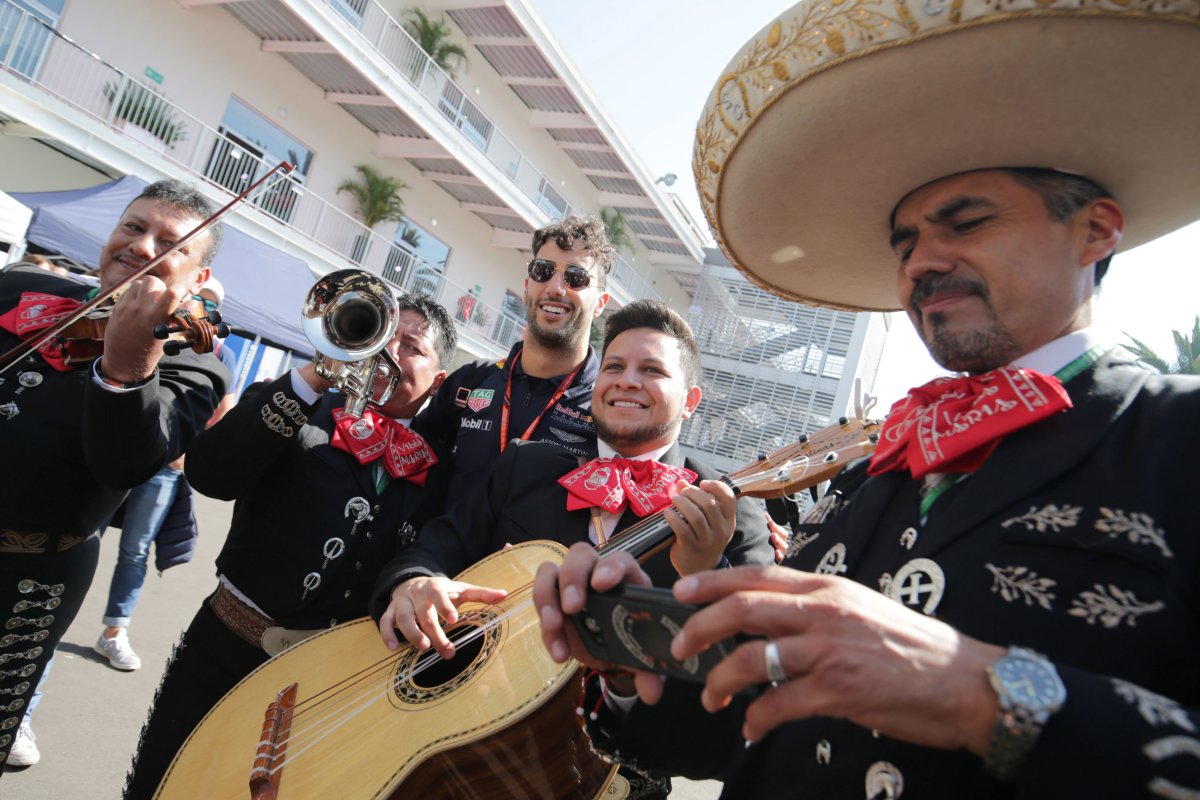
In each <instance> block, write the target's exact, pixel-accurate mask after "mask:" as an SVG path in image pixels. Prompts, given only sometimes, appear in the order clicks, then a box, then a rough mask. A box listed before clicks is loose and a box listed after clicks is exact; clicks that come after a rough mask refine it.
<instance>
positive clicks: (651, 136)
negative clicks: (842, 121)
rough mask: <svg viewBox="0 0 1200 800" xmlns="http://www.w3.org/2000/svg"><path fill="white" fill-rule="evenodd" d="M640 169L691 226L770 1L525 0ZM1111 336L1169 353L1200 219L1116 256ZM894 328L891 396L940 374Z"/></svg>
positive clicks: (1109, 291) (774, 2)
mask: <svg viewBox="0 0 1200 800" xmlns="http://www.w3.org/2000/svg"><path fill="white" fill-rule="evenodd" d="M530 1H531V3H532V4H533V6H534V8H535V9H536V11H537V13H538V14H539V15H540V16H541V18H542V19H543V21H544V22H545V23H546V26H547V28H548V29H549V30H550V32H551V33H552V35H553V36H554V37H555V38H556V39H557V40H558V41H559V42H560V43H561V45H562V46H563V49H564V50H565V51H566V53H567V55H568V57H569V59H570V60H571V61H572V62H574V64H575V66H576V67H577V68H578V71H579V73H580V74H581V75H582V76H583V77H584V79H585V80H586V81H587V83H588V84H589V85H590V86H591V88H592V91H593V93H594V95H595V97H596V98H597V99H598V100H599V101H600V103H601V105H602V106H603V107H604V108H605V110H606V111H607V112H608V113H609V115H610V117H611V119H612V120H613V121H614V122H615V124H616V126H617V128H618V129H619V130H620V131H621V133H622V134H623V135H624V136H625V138H626V140H627V141H629V142H630V143H631V144H632V145H633V147H634V149H635V150H636V152H637V154H638V157H639V158H640V159H641V161H642V163H643V164H644V165H645V166H646V168H647V169H648V170H649V171H650V172H651V173H652V174H654V175H656V176H660V175H664V174H666V173H668V172H673V173H675V174H676V175H678V176H679V180H678V181H676V183H675V185H674V186H673V187H672V191H674V192H676V193H678V194H679V196H680V197H681V198H682V199H683V200H684V202H685V203H686V204H687V206H688V208H690V209H691V210H692V213H693V215H694V216H695V217H696V219H697V221H699V222H700V223H701V225H702V226H704V227H707V226H706V225H705V223H704V221H703V220H704V218H703V216H702V215H701V213H700V210H699V208H700V206H699V202H698V200H697V199H696V192H695V188H694V184H693V182H692V174H691V157H692V142H693V141H694V136H695V126H696V121H697V119H698V118H699V116H700V110H701V108H702V107H703V106H704V102H705V100H706V99H707V98H708V93H709V90H710V89H711V88H712V86H713V84H714V83H715V82H716V79H717V76H718V75H720V74H721V72H722V70H723V69H724V67H725V65H726V64H728V62H729V61H730V60H731V59H732V58H733V56H734V54H735V53H736V52H737V51H738V50H739V49H740V47H741V46H742V44H743V43H745V42H746V41H747V40H748V39H749V38H750V37H751V36H753V35H754V34H755V33H757V32H758V31H759V30H760V29H761V28H762V27H764V26H765V25H766V24H767V23H768V22H770V21H771V20H772V19H774V18H775V17H776V16H777V15H778V14H780V13H782V11H783V10H784V9H786V8H787V7H788V5H789V4H788V3H787V2H786V1H785V2H780V0H737V2H736V3H735V2H730V1H729V0H686V1H685V0H601V2H596V0H591V2H584V1H583V0H530ZM1097 305H1098V312H1097V317H1098V321H1099V322H1100V323H1101V324H1104V325H1106V326H1107V327H1109V328H1111V329H1112V330H1113V332H1114V336H1115V337H1116V339H1117V340H1118V341H1124V337H1123V336H1121V333H1123V332H1128V333H1131V334H1133V335H1134V336H1136V337H1138V338H1139V339H1142V340H1143V341H1145V342H1146V343H1148V344H1149V345H1151V346H1152V347H1154V348H1155V349H1156V350H1157V351H1158V352H1159V354H1160V355H1164V356H1167V357H1172V356H1173V355H1174V353H1175V347H1174V344H1173V340H1172V338H1171V331H1172V330H1173V329H1176V330H1187V331H1190V330H1191V328H1192V323H1193V320H1194V318H1195V316H1196V314H1197V313H1200V223H1197V224H1193V225H1191V226H1189V227H1187V228H1184V229H1183V230H1182V231H1178V232H1176V233H1174V234H1171V235H1170V236H1166V237H1163V238H1162V239H1159V240H1157V241H1155V242H1151V243H1150V244H1147V245H1144V246H1142V247H1139V248H1137V249H1136V250H1131V251H1130V252H1128V253H1122V254H1120V255H1118V256H1117V257H1116V258H1115V259H1114V260H1113V266H1112V271H1111V272H1110V273H1109V275H1108V277H1107V278H1105V282H1104V289H1103V291H1102V293H1101V296H1100V300H1099V302H1098V304H1097ZM897 321H898V322H899V323H900V324H899V325H895V326H893V330H898V331H900V332H898V333H897V334H896V335H893V336H891V337H889V338H890V342H889V346H888V350H887V352H886V353H885V363H884V367H883V369H882V371H881V375H880V379H879V382H878V387H879V391H880V400H881V402H890V401H891V400H892V399H894V397H895V396H898V394H900V393H902V392H903V389H904V387H907V386H910V385H914V384H918V383H921V382H923V381H925V380H927V379H928V378H929V377H932V376H933V375H935V374H938V373H939V372H940V370H939V369H938V368H937V367H936V365H934V364H933V362H932V361H930V360H929V358H928V356H927V355H925V353H924V348H923V347H922V346H921V344H920V341H919V340H918V339H917V337H916V335H915V334H914V333H912V330H911V326H909V325H908V323H907V322H906V321H904V320H897Z"/></svg>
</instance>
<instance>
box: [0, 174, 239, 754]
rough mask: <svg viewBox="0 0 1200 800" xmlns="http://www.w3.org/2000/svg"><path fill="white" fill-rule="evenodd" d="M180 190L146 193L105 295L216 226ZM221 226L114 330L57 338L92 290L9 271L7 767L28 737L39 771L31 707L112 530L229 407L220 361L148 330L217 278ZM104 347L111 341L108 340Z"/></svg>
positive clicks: (117, 251) (3, 570) (1, 705)
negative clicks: (218, 410)
mask: <svg viewBox="0 0 1200 800" xmlns="http://www.w3.org/2000/svg"><path fill="white" fill-rule="evenodd" d="M213 211H214V208H213V206H212V205H211V203H210V202H209V201H208V200H207V198H205V197H204V196H203V195H202V194H200V193H199V192H197V191H196V190H195V189H193V188H192V187H190V186H188V185H186V184H183V183H179V182H177V181H160V182H158V183H154V184H151V185H149V186H147V187H146V188H145V189H144V190H143V191H142V193H141V194H140V195H139V196H138V197H137V198H135V199H134V200H133V201H132V202H131V203H130V204H129V206H128V207H126V208H125V209H124V211H123V212H122V213H121V216H120V218H119V220H118V222H117V225H116V227H115V228H114V230H113V232H112V234H111V235H110V236H109V238H108V241H107V243H106V244H104V246H103V247H102V249H101V252H100V260H99V266H100V291H102V292H107V291H108V290H110V289H112V288H113V287H115V286H116V285H117V284H118V283H120V282H121V281H122V280H123V279H125V278H126V277H127V276H129V275H130V274H131V273H133V272H135V271H137V270H138V269H139V268H141V267H143V266H146V265H147V264H148V263H149V262H150V261H151V260H152V259H154V258H155V257H156V256H158V255H159V254H161V253H163V252H164V251H166V250H167V249H169V248H170V247H171V246H172V245H174V244H175V243H176V242H178V241H180V240H181V239H182V238H183V237H184V236H185V235H186V234H187V233H188V232H189V231H191V230H192V229H194V228H196V227H197V226H198V225H199V224H200V223H201V222H203V221H204V220H206V219H208V218H209V217H210V216H212V214H213ZM220 240H221V228H220V226H219V225H214V226H212V227H210V228H208V229H207V230H205V231H204V232H203V233H201V234H199V235H198V236H196V237H194V238H192V239H191V240H190V241H188V242H187V243H186V244H185V245H184V246H183V247H182V248H180V249H179V250H177V251H176V252H174V253H172V254H170V255H169V256H167V257H166V258H165V259H163V260H162V261H161V262H160V263H158V264H157V265H156V266H154V267H153V268H152V269H151V271H150V272H148V273H147V274H146V275H145V276H143V277H142V278H140V279H138V280H137V281H135V282H133V283H131V284H130V285H129V286H128V287H127V289H126V290H125V291H124V293H123V294H122V296H121V298H120V299H119V300H118V301H116V303H115V305H114V306H113V310H112V315H111V317H109V318H108V320H107V327H105V328H104V330H103V331H100V330H99V329H98V328H97V329H94V330H92V331H90V333H89V337H88V340H87V341H82V340H79V341H67V340H66V339H68V338H70V334H68V333H67V332H63V333H62V334H60V335H58V336H55V337H54V338H52V339H50V340H49V342H48V344H46V345H43V346H41V347H40V348H39V349H37V350H36V351H32V350H31V351H28V352H27V353H24V354H23V353H22V352H21V347H22V343H27V344H29V345H33V344H35V342H36V340H38V339H42V338H45V337H46V335H47V334H48V333H50V332H52V331H54V329H55V327H56V324H57V323H59V322H60V321H61V320H64V319H66V318H67V317H69V315H70V314H71V313H72V312H73V311H74V310H76V309H78V308H79V307H80V306H81V305H82V304H83V303H84V302H86V301H87V300H89V299H91V298H92V297H93V296H94V295H95V293H96V291H97V290H96V289H95V288H94V287H92V286H90V285H88V284H85V283H82V282H79V281H76V280H73V279H71V278H66V277H61V276H59V275H55V274H53V273H50V272H48V271H46V270H43V269H40V268H37V267H15V268H10V269H9V270H7V271H5V272H3V273H0V352H2V353H5V354H8V358H4V359H2V360H3V362H4V363H0V368H5V369H4V371H3V373H0V453H3V457H2V458H0V612H2V614H0V620H3V623H2V625H0V634H2V635H0V763H3V762H4V761H5V760H6V759H7V758H8V754H9V750H10V748H11V747H12V746H13V744H14V743H15V741H16V740H17V739H21V740H22V743H23V744H24V745H25V754H24V757H23V761H22V763H25V764H32V763H34V762H35V761H36V760H37V750H36V747H32V748H31V747H29V745H32V737H31V735H30V732H29V729H28V726H26V725H23V724H21V723H20V720H21V718H22V715H23V714H24V709H25V705H26V703H27V702H28V701H29V698H30V696H31V694H32V692H33V688H34V687H36V686H37V683H38V680H39V678H40V677H41V675H42V673H43V671H44V670H45V665H46V663H47V662H48V661H49V659H50V657H51V655H52V654H53V652H54V647H55V645H57V644H58V641H59V639H60V638H61V637H62V635H63V633H65V632H66V630H67V628H68V626H69V625H70V624H71V621H72V619H74V617H75V614H76V613H77V612H78V610H79V607H80V604H81V603H82V602H83V598H84V595H85V594H86V593H87V590H88V586H89V585H90V584H91V582H92V576H93V574H94V573H95V569H96V562H97V557H98V554H99V550H100V542H99V535H98V534H97V533H96V529H97V527H98V526H99V525H100V523H101V522H102V521H103V520H105V519H107V518H109V517H110V516H111V515H112V513H113V511H115V510H116V508H117V506H118V505H120V503H121V501H122V499H123V498H124V497H125V494H126V492H127V491H128V490H129V489H130V488H131V487H133V486H137V485H138V484H140V483H143V482H144V481H145V480H146V479H147V478H149V477H150V476H151V475H153V474H154V473H155V472H157V471H158V470H159V469H160V468H162V467H163V466H164V465H165V464H167V463H168V462H169V461H171V460H172V459H174V458H176V457H177V456H179V454H180V453H181V452H183V450H184V448H186V447H187V445H188V444H189V443H190V442H191V440H192V438H193V437H194V436H195V434H196V433H198V432H199V431H201V430H203V429H204V425H205V423H206V422H207V421H208V419H209V417H211V416H212V413H213V409H214V408H215V407H216V405H217V402H218V401H219V400H220V399H221V397H222V395H224V394H225V387H226V386H227V385H228V383H229V372H228V370H226V369H225V367H224V366H222V365H221V363H220V361H218V360H217V359H216V357H214V356H213V355H212V354H204V355H198V354H195V353H192V352H191V351H185V352H184V353H183V354H180V355H177V356H166V357H164V354H163V346H162V342H160V341H158V340H157V339H155V337H154V335H153V333H152V330H153V328H154V326H155V325H156V324H157V323H161V322H164V321H165V320H166V319H167V318H168V317H169V315H170V314H171V312H173V311H174V310H175V308H176V307H177V306H178V305H179V302H180V299H181V298H183V297H184V296H185V295H188V294H193V293H195V292H197V291H198V290H199V288H200V285H201V284H202V283H203V282H204V281H205V280H206V279H207V278H208V276H209V272H210V270H209V264H210V263H211V262H212V259H213V257H214V256H215V255H216V252H217V248H218V245H219V244H220ZM96 337H99V338H96Z"/></svg>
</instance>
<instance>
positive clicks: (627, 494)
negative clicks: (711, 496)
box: [558, 458, 696, 517]
mask: <svg viewBox="0 0 1200 800" xmlns="http://www.w3.org/2000/svg"><path fill="white" fill-rule="evenodd" d="M680 479H683V480H686V481H687V482H688V483H691V482H692V481H694V480H696V473H694V472H692V471H691V470H690V469H686V468H684V467H672V466H670V465H668V464H660V463H658V462H657V461H651V460H645V461H632V460H630V459H627V458H594V459H592V460H591V461H589V462H588V463H586V464H584V465H583V466H582V467H579V468H577V469H574V470H571V471H570V472H568V473H567V474H566V475H564V476H562V477H561V478H559V479H558V483H559V485H560V486H562V487H563V488H564V489H566V490H567V510H568V511H577V510H578V509H581V508H591V507H592V506H599V507H600V508H602V509H604V510H605V511H608V512H609V513H612V514H619V513H621V511H622V510H623V509H624V508H625V506H626V505H628V506H629V507H630V508H632V509H633V513H635V514H637V515H638V516H639V517H644V516H646V515H648V514H653V513H654V512H655V511H658V510H660V509H663V508H666V507H667V505H669V504H670V502H671V498H672V497H674V496H675V482H676V481H678V480H680Z"/></svg>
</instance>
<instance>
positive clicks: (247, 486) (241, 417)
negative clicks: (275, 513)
mask: <svg viewBox="0 0 1200 800" xmlns="http://www.w3.org/2000/svg"><path fill="white" fill-rule="evenodd" d="M317 405H318V404H309V403H305V402H304V401H302V400H301V399H300V398H299V397H298V396H297V395H296V393H295V391H294V390H293V389H292V379H291V373H290V372H289V373H285V374H284V375H283V376H281V377H279V378H276V379H275V380H273V381H270V382H269V383H258V384H255V385H253V386H251V387H249V388H248V389H247V390H246V391H245V392H244V393H243V395H242V399H241V400H240V401H239V402H238V404H237V405H236V406H234V407H233V408H232V409H230V411H229V413H228V414H226V415H225V416H224V417H222V418H221V421H220V422H218V423H217V424H216V425H213V426H212V427H211V428H209V429H208V430H206V431H204V432H203V433H202V434H200V436H198V437H196V441H195V442H194V443H193V444H192V446H191V448H190V449H189V450H188V457H187V463H186V465H185V466H184V470H185V472H186V474H187V479H188V483H190V484H191V485H192V487H193V488H194V489H195V490H196V491H198V492H200V493H201V494H206V495H208V496H209V497H216V498H218V499H220V500H234V499H237V498H238V497H242V496H244V495H245V494H247V493H249V492H252V491H254V490H255V487H257V486H258V484H259V481H260V480H261V479H262V476H263V475H264V473H266V472H267V470H269V469H271V467H272V466H273V465H274V464H275V463H276V462H277V461H278V460H279V459H280V458H283V457H284V456H285V454H286V453H288V452H289V451H291V450H292V449H293V448H294V447H295V446H296V445H297V443H298V441H299V438H300V437H301V436H303V435H304V432H305V429H306V427H307V426H308V418H309V416H310V415H311V414H312V413H313V412H314V411H315V410H316V408H317Z"/></svg>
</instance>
